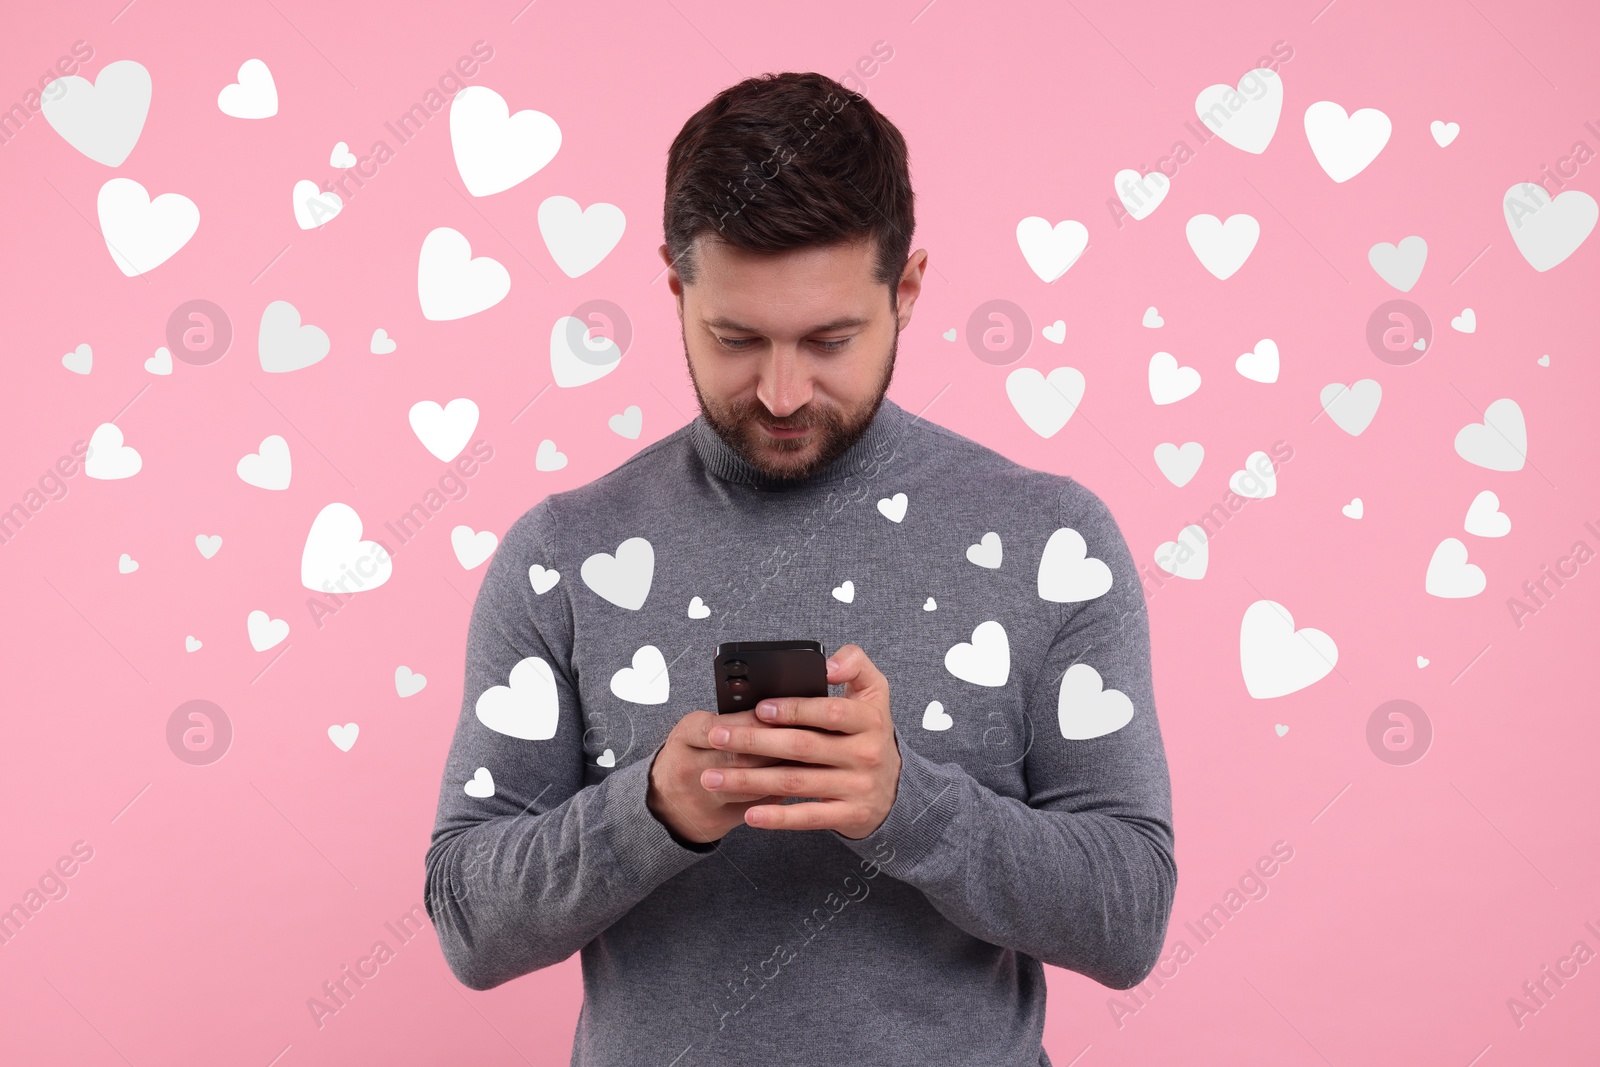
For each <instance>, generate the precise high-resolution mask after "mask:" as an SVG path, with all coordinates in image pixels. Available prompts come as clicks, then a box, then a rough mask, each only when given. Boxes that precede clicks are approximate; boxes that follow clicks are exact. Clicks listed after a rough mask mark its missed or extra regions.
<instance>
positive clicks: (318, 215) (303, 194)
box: [290, 178, 344, 230]
mask: <svg viewBox="0 0 1600 1067" xmlns="http://www.w3.org/2000/svg"><path fill="white" fill-rule="evenodd" d="M290 199H291V202H292V204H293V207H294V221H295V223H296V225H298V226H299V227H300V228H301V229H302V230H316V229H320V228H321V227H322V226H323V224H324V223H326V222H327V221H328V220H329V219H331V218H333V217H334V216H335V215H337V214H339V212H341V211H343V210H344V199H343V198H342V197H340V196H339V194H338V193H336V192H333V191H332V190H329V191H328V192H323V191H322V189H321V188H319V187H318V186H317V183H316V182H314V181H311V180H310V179H309V178H302V179H300V180H299V181H297V182H295V183H294V192H293V193H292V194H291V197H290Z"/></svg>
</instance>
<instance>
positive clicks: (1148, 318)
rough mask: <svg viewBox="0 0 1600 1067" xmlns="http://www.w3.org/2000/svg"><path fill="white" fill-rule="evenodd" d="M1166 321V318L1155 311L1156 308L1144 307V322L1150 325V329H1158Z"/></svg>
mask: <svg viewBox="0 0 1600 1067" xmlns="http://www.w3.org/2000/svg"><path fill="white" fill-rule="evenodd" d="M1166 323H1167V320H1166V319H1164V318H1162V317H1161V316H1160V315H1159V314H1158V313H1157V312H1156V309H1155V308H1154V307H1147V308H1145V309H1144V324H1145V325H1146V326H1148V327H1150V329H1152V330H1156V329H1160V328H1161V327H1162V326H1165V325H1166Z"/></svg>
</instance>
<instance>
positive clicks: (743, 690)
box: [728, 678, 750, 700]
mask: <svg viewBox="0 0 1600 1067" xmlns="http://www.w3.org/2000/svg"><path fill="white" fill-rule="evenodd" d="M728 693H729V695H730V696H732V697H733V699H735V700H743V699H745V698H746V697H747V696H749V695H750V679H748V678H729V679H728Z"/></svg>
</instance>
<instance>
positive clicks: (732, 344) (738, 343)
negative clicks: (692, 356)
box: [717, 337, 755, 352]
mask: <svg viewBox="0 0 1600 1067" xmlns="http://www.w3.org/2000/svg"><path fill="white" fill-rule="evenodd" d="M717 343H718V344H720V345H722V347H723V348H731V349H732V350H733V351H735V352H740V351H743V350H744V349H746V348H748V347H749V346H750V345H752V344H754V343H755V342H754V341H753V340H752V339H751V338H749V337H718V338H717Z"/></svg>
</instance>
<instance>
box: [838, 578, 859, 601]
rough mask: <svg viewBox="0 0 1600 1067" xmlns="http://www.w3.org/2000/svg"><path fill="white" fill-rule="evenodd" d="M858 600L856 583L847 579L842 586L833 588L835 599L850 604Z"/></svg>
mask: <svg viewBox="0 0 1600 1067" xmlns="http://www.w3.org/2000/svg"><path fill="white" fill-rule="evenodd" d="M855 598H856V583H855V582H853V581H851V580H850V579H848V578H846V579H845V580H844V581H843V582H842V583H841V584H839V585H836V586H834V587H833V599H835V600H837V601H839V602H841V603H844V604H848V603H850V602H851V601H853V600H855Z"/></svg>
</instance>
